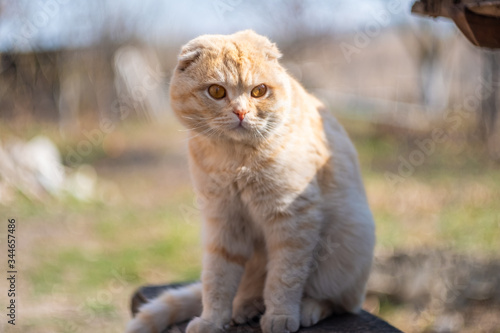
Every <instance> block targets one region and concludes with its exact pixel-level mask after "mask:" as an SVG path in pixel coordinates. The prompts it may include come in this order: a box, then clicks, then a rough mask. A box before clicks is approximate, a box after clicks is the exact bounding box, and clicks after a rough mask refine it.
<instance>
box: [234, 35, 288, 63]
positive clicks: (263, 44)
mask: <svg viewBox="0 0 500 333" xmlns="http://www.w3.org/2000/svg"><path fill="white" fill-rule="evenodd" d="M236 36H237V37H238V38H241V39H244V40H246V41H249V42H252V43H253V44H254V45H255V46H256V47H257V48H258V49H259V50H262V51H263V52H264V53H265V55H266V57H267V59H269V60H275V59H279V58H281V56H282V54H281V52H280V50H279V49H278V47H277V46H276V44H275V43H273V42H271V41H270V40H269V39H268V38H267V37H264V36H262V35H259V34H258V33H256V32H255V31H253V30H243V31H240V32H238V33H236Z"/></svg>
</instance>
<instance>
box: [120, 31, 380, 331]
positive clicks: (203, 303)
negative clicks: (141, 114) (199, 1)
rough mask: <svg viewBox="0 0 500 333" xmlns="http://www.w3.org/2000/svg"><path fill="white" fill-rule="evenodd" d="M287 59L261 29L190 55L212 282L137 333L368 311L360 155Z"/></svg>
mask: <svg viewBox="0 0 500 333" xmlns="http://www.w3.org/2000/svg"><path fill="white" fill-rule="evenodd" d="M280 57H281V53H280V51H279V50H278V48H277V47H276V45H275V44H274V43H272V42H271V41H270V40H269V39H268V38H266V37H264V36H261V35H258V34H257V33H255V32H253V31H251V30H246V31H241V32H237V33H235V34H232V35H203V36H200V37H198V38H195V39H193V40H192V41H190V42H188V43H187V44H186V45H185V46H184V47H182V49H181V52H180V55H179V57H178V64H177V67H176V69H175V71H174V73H173V76H172V79H171V85H170V97H171V105H172V108H173V110H174V112H175V114H176V115H177V117H178V119H179V120H180V122H181V123H182V124H183V125H184V126H185V127H187V128H188V129H189V132H190V134H191V137H190V138H189V143H188V147H189V162H190V163H189V165H190V172H191V176H192V180H193V183H194V186H195V189H196V192H197V195H198V196H199V198H200V201H201V202H202V208H201V210H202V216H203V234H204V256H203V268H202V276H201V283H195V284H192V285H189V286H187V287H183V288H179V289H177V290H170V291H166V292H164V293H163V294H162V295H160V296H159V297H158V298H157V299H155V300H153V301H151V302H150V303H148V304H145V305H143V306H142V307H141V309H140V311H139V313H138V314H137V316H136V317H135V318H134V319H133V320H132V321H131V322H130V323H129V326H128V327H127V330H126V332H127V333H132V332H134V333H137V332H141V333H146V332H148V333H149V332H161V330H162V329H164V328H166V327H167V326H169V325H172V324H174V323H178V322H182V321H186V320H188V319H191V318H193V317H194V318H193V319H192V320H191V322H190V323H189V325H188V327H187V331H186V332H187V333H212V332H223V331H224V330H225V328H227V327H228V325H230V323H237V324H241V323H245V322H247V321H249V320H251V319H253V318H255V317H256V316H258V315H262V317H261V319H260V325H261V328H262V331H263V332H264V333H277V332H280V333H281V332H296V331H297V330H298V329H299V326H303V327H307V326H311V325H314V324H316V323H317V322H318V321H320V320H322V319H324V318H325V317H327V316H329V315H331V314H332V313H340V312H350V313H357V312H358V311H359V310H360V308H361V306H362V304H363V300H364V294H365V287H366V282H367V279H368V275H369V271H370V268H371V264H372V259H373V250H374V244H375V226H374V222H373V218H372V214H371V211H370V208H369V205H368V202H367V198H366V194H365V190H364V187H363V183H362V180H361V175H360V170H359V165H358V160H357V153H356V150H355V148H354V146H353V144H352V143H351V141H350V139H349V137H348V135H347V134H346V132H345V131H344V129H343V128H342V126H341V125H340V124H339V123H338V122H337V121H336V119H335V118H334V117H333V116H332V115H330V114H329V113H328V112H327V111H326V110H325V109H324V106H323V105H322V104H321V103H320V102H319V101H318V100H317V99H316V98H315V97H314V96H312V95H310V94H309V93H307V92H306V90H305V89H304V88H303V87H302V86H301V85H300V84H299V83H298V82H297V81H296V80H295V79H294V78H292V77H291V76H290V75H289V74H288V73H287V71H286V70H285V69H284V68H283V67H282V66H281V65H280V63H279V60H278V59H279V58H280Z"/></svg>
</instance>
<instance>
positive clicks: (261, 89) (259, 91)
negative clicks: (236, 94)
mask: <svg viewBox="0 0 500 333" xmlns="http://www.w3.org/2000/svg"><path fill="white" fill-rule="evenodd" d="M266 91H267V87H266V85H265V84H259V85H258V86H257V87H255V88H253V89H252V92H251V93H250V94H251V95H252V97H255V98H259V97H262V96H264V95H265V94H266Z"/></svg>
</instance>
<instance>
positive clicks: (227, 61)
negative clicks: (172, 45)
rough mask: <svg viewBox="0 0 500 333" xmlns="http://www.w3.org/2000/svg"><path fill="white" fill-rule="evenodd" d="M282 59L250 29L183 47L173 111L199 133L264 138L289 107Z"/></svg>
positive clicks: (173, 87) (173, 91)
mask: <svg viewBox="0 0 500 333" xmlns="http://www.w3.org/2000/svg"><path fill="white" fill-rule="evenodd" d="M280 57H281V53H280V52H279V50H278V48H277V47H276V45H275V44H273V43H271V42H270V41H269V40H268V39H267V38H266V37H263V36H260V35H258V34H256V33H255V32H253V31H250V30H246V31H242V32H238V33H235V34H233V35H228V36H224V35H204V36H200V37H198V38H196V39H193V40H191V41H190V42H189V43H187V44H186V45H185V46H184V47H183V48H182V50H181V53H180V55H179V62H178V64H177V67H176V69H175V72H174V74H173V77H172V80H171V85H170V97H171V104H172V108H173V109H174V112H175V113H176V115H177V116H178V117H179V119H180V121H181V122H182V123H183V125H184V126H186V127H187V128H188V129H192V130H193V131H195V132H197V133H200V135H204V136H206V137H211V138H222V139H232V140H236V141H240V142H258V141H259V140H264V139H265V138H268V137H270V136H271V135H272V134H273V133H275V132H276V131H277V130H278V128H279V127H280V126H281V125H282V124H283V123H284V121H285V120H286V117H287V113H288V111H289V109H290V79H289V77H288V75H287V73H286V71H285V70H284V69H283V67H281V65H280V64H279V63H278V59H279V58H280Z"/></svg>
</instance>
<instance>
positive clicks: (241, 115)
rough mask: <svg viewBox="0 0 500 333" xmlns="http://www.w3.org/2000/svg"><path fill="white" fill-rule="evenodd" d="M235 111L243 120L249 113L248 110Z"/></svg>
mask: <svg viewBox="0 0 500 333" xmlns="http://www.w3.org/2000/svg"><path fill="white" fill-rule="evenodd" d="M233 113H234V114H235V115H237V116H238V118H239V119H240V121H243V119H245V115H246V114H247V113H248V111H245V110H235V111H233Z"/></svg>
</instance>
